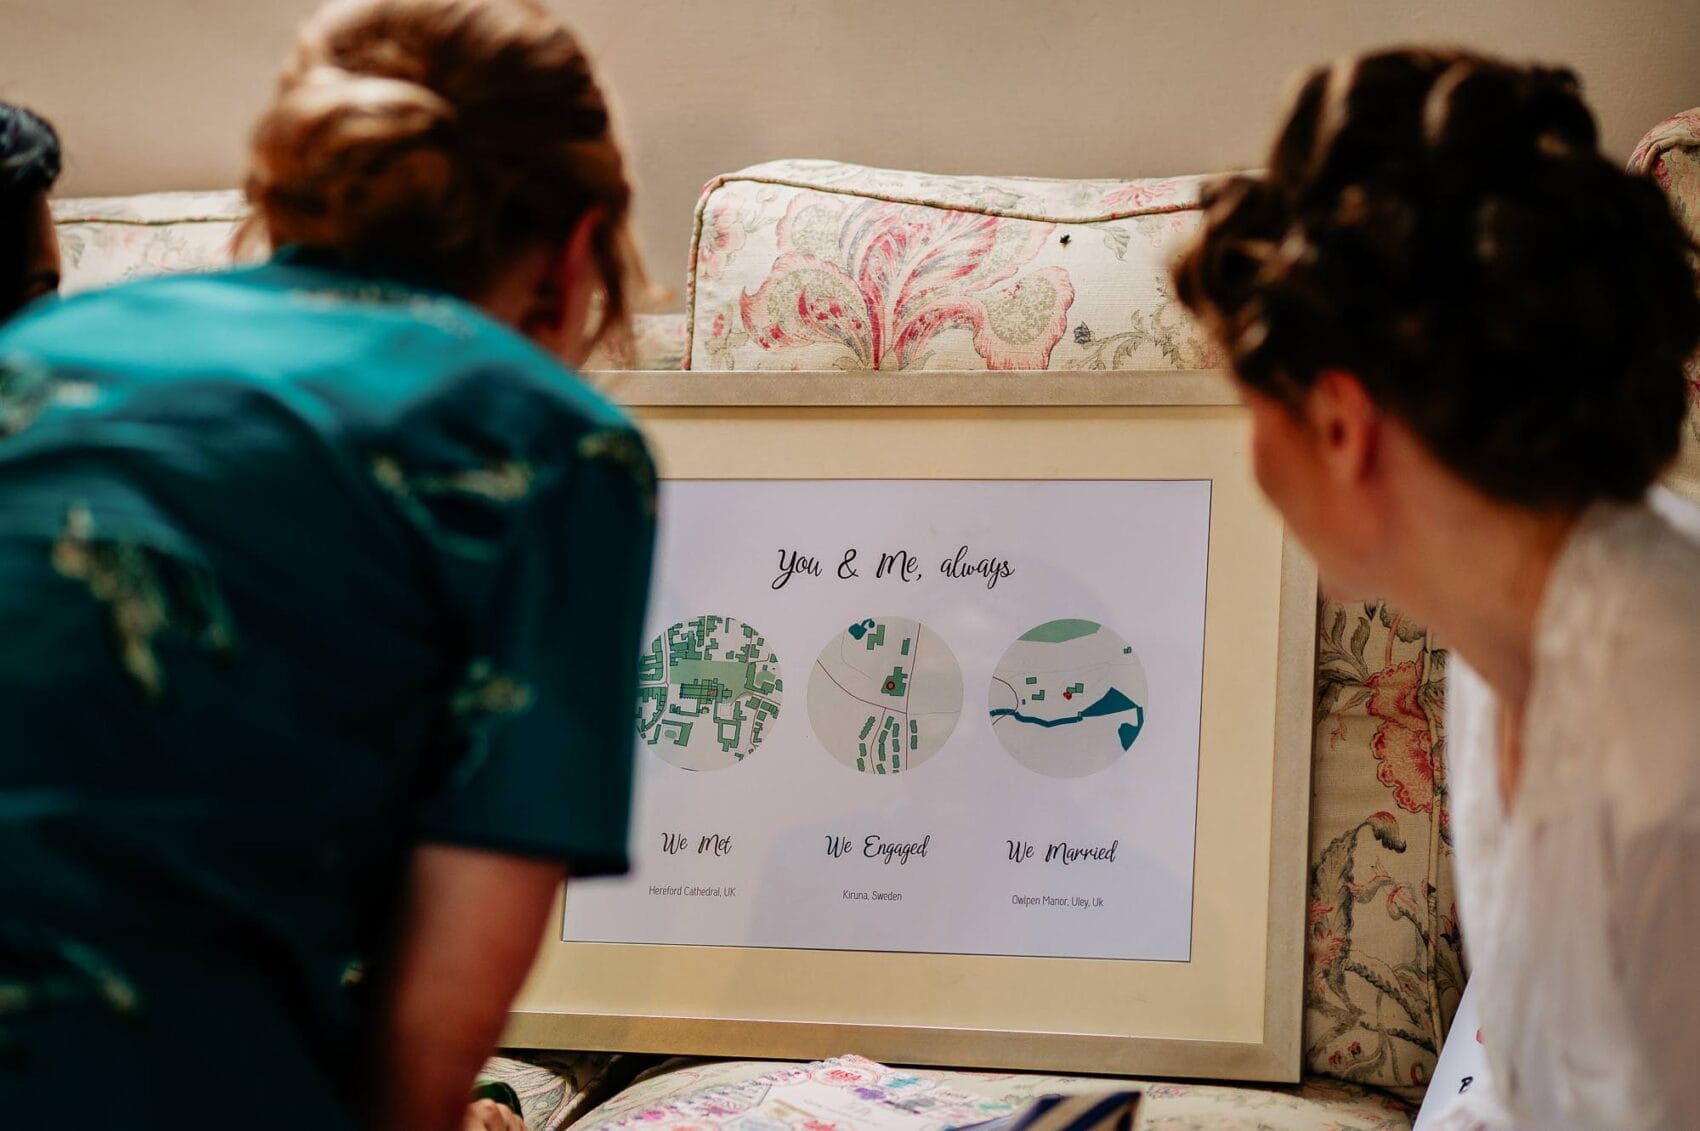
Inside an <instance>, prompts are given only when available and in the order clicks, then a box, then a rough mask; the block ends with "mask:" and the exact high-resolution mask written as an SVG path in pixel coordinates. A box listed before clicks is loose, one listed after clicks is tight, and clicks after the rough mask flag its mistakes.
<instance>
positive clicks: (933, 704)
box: [809, 617, 962, 775]
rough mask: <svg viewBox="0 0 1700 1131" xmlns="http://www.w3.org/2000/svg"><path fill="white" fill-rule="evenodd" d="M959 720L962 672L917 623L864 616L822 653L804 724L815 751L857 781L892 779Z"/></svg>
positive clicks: (942, 645) (931, 633)
mask: <svg viewBox="0 0 1700 1131" xmlns="http://www.w3.org/2000/svg"><path fill="white" fill-rule="evenodd" d="M961 714H962V670H961V668H959V667H958V666H957V663H956V657H955V656H954V655H953V654H952V653H951V650H950V647H949V646H948V645H947V644H946V643H945V642H944V639H943V638H942V637H941V636H939V634H938V633H936V632H934V631H933V630H932V629H931V628H929V627H927V626H926V625H924V624H921V623H919V622H917V621H912V620H905V619H903V618H900V617H883V618H875V617H869V618H867V619H865V620H861V621H857V622H856V623H855V624H852V625H850V627H849V628H847V629H846V630H845V631H843V632H841V633H839V634H838V635H837V636H835V637H834V638H833V639H832V641H831V642H830V643H828V644H827V646H826V647H825V648H824V649H823V650H822V651H821V654H820V659H819V660H818V661H816V663H815V669H814V671H813V672H812V673H810V676H809V722H810V725H811V726H812V727H813V728H814V732H815V737H816V738H818V739H820V742H821V745H822V746H824V747H826V749H827V750H828V751H829V752H830V753H831V754H832V755H833V757H835V758H837V759H838V760H839V761H840V762H842V763H844V764H845V765H846V766H849V767H850V768H851V769H853V770H857V771H859V772H861V773H864V774H874V775H880V774H898V773H902V772H904V771H906V770H910V769H913V768H914V767H916V766H918V765H920V764H921V763H922V762H924V761H926V760H927V759H928V758H930V757H932V755H933V754H935V753H937V752H938V750H939V748H940V747H941V746H943V745H944V743H945V740H946V739H948V738H949V737H950V734H951V732H952V731H953V730H954V729H955V728H956V722H957V719H958V718H959V717H960V716H961Z"/></svg>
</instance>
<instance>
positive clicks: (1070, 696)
mask: <svg viewBox="0 0 1700 1131" xmlns="http://www.w3.org/2000/svg"><path fill="white" fill-rule="evenodd" d="M1063 698H1064V699H1073V698H1074V692H1072V691H1065V692H1063Z"/></svg>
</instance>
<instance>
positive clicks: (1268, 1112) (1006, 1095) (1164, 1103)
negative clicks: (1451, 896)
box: [584, 1060, 1411, 1131]
mask: <svg viewBox="0 0 1700 1131" xmlns="http://www.w3.org/2000/svg"><path fill="white" fill-rule="evenodd" d="M775 1067H777V1065H776V1064H774V1063H773V1062H765V1061H749V1060H743V1061H719V1062H706V1063H705V1062H700V1061H688V1060H675V1061H668V1062H666V1063H664V1064H662V1065H661V1066H659V1067H658V1068H656V1069H654V1070H652V1071H651V1072H649V1073H647V1074H645V1075H644V1076H641V1077H639V1078H638V1080H637V1082H636V1083H634V1084H633V1085H632V1086H631V1087H629V1088H627V1089H626V1090H625V1091H623V1092H621V1093H620V1094H619V1095H617V1096H615V1097H614V1098H613V1099H611V1100H608V1101H607V1102H606V1103H604V1104H602V1105H601V1106H600V1107H598V1108H596V1109H595V1110H594V1111H591V1112H590V1113H588V1114H587V1115H586V1116H585V1117H584V1125H585V1126H586V1127H591V1126H593V1125H595V1124H599V1123H607V1122H613V1121H615V1120H619V1119H626V1118H630V1117H632V1116H642V1115H643V1113H644V1112H646V1111H651V1110H654V1109H656V1108H658V1107H659V1106H660V1105H662V1104H665V1103H667V1102H668V1101H669V1100H672V1099H675V1098H677V1097H679V1096H684V1095H688V1094H690V1093H692V1092H699V1091H703V1090H706V1089H709V1088H715V1087H720V1086H723V1085H727V1084H736V1083H741V1082H743V1081H745V1080H750V1079H753V1078H755V1077H757V1076H760V1075H763V1074H765V1073H767V1072H771V1071H772V1070H773V1069H774V1068H775ZM917 1074H918V1075H921V1076H924V1077H927V1078H928V1079H933V1080H942V1081H943V1082H945V1083H947V1084H948V1085H949V1086H951V1087H953V1088H956V1089H958V1090H960V1091H964V1092H968V1093H969V1094H971V1095H975V1096H982V1097H985V1098H987V1099H995V1100H1003V1101H1006V1102H1010V1103H1020V1102H1023V1101H1025V1100H1029V1099H1032V1098H1034V1097H1036V1096H1042V1095H1049V1094H1054V1093H1063V1094H1067V1093H1074V1092H1096V1091H1105V1090H1109V1089H1112V1088H1117V1087H1121V1086H1123V1085H1124V1084H1127V1083H1128V1082H1127V1081H1123V1080H1112V1079H1106V1078H1103V1077H1096V1078H1094V1077H1083V1076H1043V1075H1034V1074H1027V1073H1022V1074H1012V1073H991V1072H947V1071H942V1070H936V1069H918V1070H917ZM1131 1083H1132V1086H1134V1087H1138V1088H1140V1089H1141V1090H1143V1091H1144V1093H1145V1097H1146V1098H1145V1102H1144V1103H1143V1104H1142V1105H1141V1112H1140V1114H1141V1118H1140V1121H1139V1128H1140V1131H1158V1129H1161V1131H1202V1129H1204V1128H1227V1127H1258V1128H1264V1129H1267V1131H1409V1128H1410V1126H1411V1119H1410V1113H1409V1109H1408V1108H1407V1107H1406V1106H1405V1105H1404V1104H1402V1103H1400V1102H1398V1101H1397V1100H1394V1099H1391V1098H1389V1097H1386V1096H1382V1095H1377V1094H1375V1093H1374V1092H1371V1091H1370V1090H1368V1089H1365V1088H1360V1087H1356V1086H1354V1085H1350V1084H1343V1083H1338V1082H1321V1081H1311V1082H1309V1083H1306V1084H1302V1085H1299V1086H1297V1087H1292V1088H1255V1087H1253V1088H1242V1087H1227V1086H1221V1085H1214V1084H1174V1083H1160V1082H1146V1081H1137V1080H1136V1081H1132V1082H1131ZM657 1131H667V1128H666V1125H665V1124H664V1123H658V1125H657Z"/></svg>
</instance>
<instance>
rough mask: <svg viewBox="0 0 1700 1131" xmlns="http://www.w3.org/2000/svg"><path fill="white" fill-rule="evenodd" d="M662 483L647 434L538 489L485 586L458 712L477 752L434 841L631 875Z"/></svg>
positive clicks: (580, 457)
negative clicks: (639, 705) (638, 718)
mask: <svg viewBox="0 0 1700 1131" xmlns="http://www.w3.org/2000/svg"><path fill="white" fill-rule="evenodd" d="M654 509H655V483H654V472H653V468H652V465H651V463H650V459H649V455H648V452H647V451H646V450H645V448H644V445H643V442H642V440H641V439H639V437H638V436H637V434H636V433H635V432H633V431H631V430H630V429H629V428H627V427H624V426H621V427H614V428H606V429H602V430H593V431H590V432H588V433H586V434H585V435H584V436H583V437H582V438H581V439H580V440H579V441H578V443H577V446H576V451H575V453H574V458H573V459H571V460H570V461H569V465H568V467H567V468H566V469H565V470H564V471H563V472H561V473H560V474H558V475H556V476H554V477H553V479H552V480H551V479H550V477H549V476H546V475H543V474H538V475H537V476H536V486H535V489H534V491H533V493H532V494H531V495H530V496H529V497H527V498H526V499H525V502H524V508H523V511H522V513H520V514H518V515H516V516H515V518H514V521H513V522H512V524H511V527H510V530H509V532H508V535H507V537H506V539H505V540H504V542H505V544H504V548H503V551H502V553H501V554H500V555H499V557H498V558H497V559H496V560H495V561H494V562H492V563H491V564H490V566H489V569H488V570H487V571H480V573H481V574H482V581H481V588H483V590H484V592H483V594H481V597H480V600H479V601H478V602H476V604H477V606H478V609H479V611H478V612H477V613H476V615H475V616H474V618H473V619H474V621H475V623H473V624H471V625H470V626H469V627H468V630H467V631H468V635H469V639H468V641H467V646H468V655H469V656H470V662H469V665H468V669H467V671H466V673H465V679H464V681H463V683H462V685H461V686H460V688H459V689H458V690H457V691H456V692H455V693H454V695H453V697H452V701H451V703H450V712H451V715H452V717H453V719H454V726H455V728H456V731H457V732H458V738H459V741H460V743H461V744H462V747H463V748H462V750H461V752H460V756H459V758H458V759H457V763H456V765H455V766H454V767H453V768H452V769H451V770H450V772H449V774H448V776H447V778H446V780H445V783H444V785H443V786H442V787H441V788H440V789H439V790H438V791H437V793H436V794H435V795H434V796H432V797H431V798H430V799H429V801H428V802H427V804H426V806H425V808H424V811H423V813H422V815H421V822H420V830H419V831H420V836H421V839H423V840H427V841H434V842H443V843H452V844H462V845H469V846H474V847H480V848H488V849H492V850H495V851H500V852H509V853H513V854H517V855H523V856H532V857H538V858H544V859H553V860H560V861H561V862H563V863H564V864H566V865H567V868H568V870H569V872H570V873H571V874H573V875H575V876H586V875H597V874H606V873H617V872H623V871H625V870H626V868H627V867H628V859H627V832H628V826H629V823H630V815H631V813H630V811H631V796H632V769H633V767H632V761H633V757H634V752H635V749H636V743H635V738H634V731H633V726H634V723H633V718H634V711H635V709H636V708H635V704H636V702H637V670H638V651H639V646H640V643H641V640H640V636H641V633H642V630H643V618H644V608H645V605H646V602H647V598H648V592H649V579H650V569H651V562H652V557H653V552H654V527H655V522H654Z"/></svg>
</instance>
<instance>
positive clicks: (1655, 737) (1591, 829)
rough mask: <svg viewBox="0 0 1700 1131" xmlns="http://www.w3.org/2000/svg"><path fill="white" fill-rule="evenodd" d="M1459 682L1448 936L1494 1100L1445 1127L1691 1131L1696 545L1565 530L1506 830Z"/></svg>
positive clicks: (1617, 528)
mask: <svg viewBox="0 0 1700 1131" xmlns="http://www.w3.org/2000/svg"><path fill="white" fill-rule="evenodd" d="M1683 506H1685V504H1680V503H1675V502H1674V500H1673V499H1672V498H1669V497H1667V498H1665V499H1663V500H1661V501H1660V503H1659V507H1660V509H1661V510H1665V511H1667V512H1676V511H1679V510H1680V509H1681V508H1682V507H1683ZM1688 516H1689V517H1688V518H1687V519H1686V520H1684V522H1685V525H1686V522H1688V521H1694V522H1696V530H1697V531H1700V519H1697V516H1696V515H1695V513H1694V512H1688ZM1453 673H1454V674H1453V677H1452V678H1453V683H1452V689H1451V692H1450V693H1449V696H1448V698H1449V700H1450V708H1449V709H1450V711H1451V734H1450V737H1449V743H1448V745H1449V746H1450V748H1451V751H1452V756H1451V763H1450V772H1449V775H1448V776H1449V780H1450V789H1451V800H1452V815H1453V818H1452V819H1453V829H1454V833H1455V841H1454V843H1455V847H1456V850H1457V873H1458V894H1459V905H1460V906H1459V914H1460V919H1461V924H1462V927H1463V933H1464V939H1465V945H1466V948H1467V950H1468V952H1469V956H1470V958H1471V959H1472V963H1471V966H1472V971H1471V982H1472V984H1473V986H1474V987H1475V994H1476V996H1478V997H1479V998H1480V1008H1481V1016H1482V1041H1483V1048H1484V1051H1485V1053H1486V1056H1487V1065H1488V1071H1487V1082H1488V1085H1489V1086H1488V1087H1486V1088H1474V1089H1472V1090H1471V1091H1470V1092H1468V1093H1466V1094H1465V1095H1464V1096H1463V1097H1462V1098H1461V1099H1460V1100H1459V1101H1458V1102H1457V1103H1456V1104H1455V1105H1454V1106H1453V1108H1452V1109H1450V1111H1449V1112H1448V1114H1447V1116H1446V1117H1445V1118H1443V1119H1442V1120H1441V1121H1440V1122H1439V1123H1438V1124H1437V1127H1438V1128H1445V1129H1449V1131H1450V1129H1462V1128H1492V1129H1495V1131H1498V1129H1500V1128H1517V1129H1524V1131H1536V1129H1539V1131H1581V1129H1588V1131H1595V1129H1599V1128H1614V1129H1615V1128H1623V1129H1626V1131H1630V1129H1633V1131H1640V1129H1644V1128H1677V1127H1700V543H1697V542H1695V541H1693V540H1691V539H1690V537H1688V536H1685V535H1684V534H1683V533H1681V532H1679V531H1678V529H1677V528H1676V527H1675V526H1673V525H1672V524H1671V522H1670V521H1669V519H1667V517H1665V516H1664V515H1661V514H1660V513H1658V512H1656V511H1655V510H1654V509H1652V508H1650V507H1646V506H1638V507H1608V506H1598V507H1595V508H1593V509H1591V510H1590V511H1588V512H1587V513H1586V514H1585V515H1584V516H1583V518H1582V519H1581V521H1580V522H1579V523H1578V525H1577V527H1576V529H1575V530H1574V532H1573V533H1572V534H1571V536H1570V538H1569V539H1568V541H1567V542H1566V543H1565V546H1564V548H1563V550H1562V551H1561V553H1560V555H1559V558H1558V560H1557V562H1556V564H1555V565H1554V568H1553V572H1552V576H1551V578H1550V580H1549V582H1548V584H1547V589H1546V592H1545V594H1543V597H1542V603H1541V608H1540V612H1539V614H1538V616H1537V619H1536V625H1535V641H1534V656H1533V671H1532V683H1531V686H1530V694H1529V701H1528V705H1527V710H1526V712H1525V722H1524V732H1523V736H1522V738H1523V770H1522V775H1521V779H1520V781H1519V783H1518V787H1517V793H1516V796H1515V797H1514V798H1513V799H1512V801H1511V804H1510V806H1509V813H1508V812H1507V811H1506V807H1505V806H1502V805H1501V800H1500V796H1499V785H1498V775H1497V770H1496V764H1497V757H1496V754H1497V750H1498V735H1499V728H1498V707H1497V704H1496V703H1495V701H1494V697H1493V693H1492V692H1491V691H1489V690H1488V688H1487V687H1486V685H1485V684H1483V683H1482V682H1481V680H1480V678H1479V677H1477V676H1476V675H1475V674H1474V673H1472V672H1470V671H1468V670H1467V669H1464V668H1463V666H1462V665H1457V666H1455V667H1454V668H1453Z"/></svg>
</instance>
